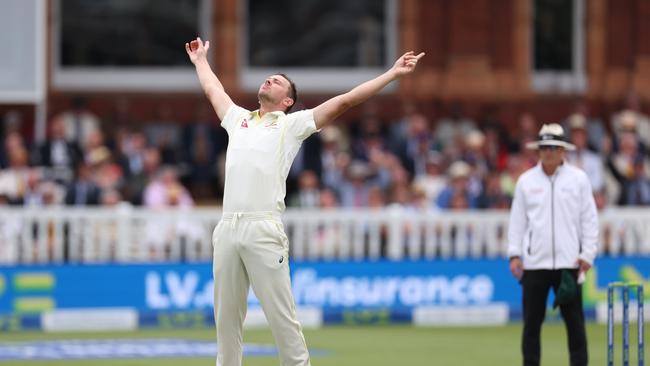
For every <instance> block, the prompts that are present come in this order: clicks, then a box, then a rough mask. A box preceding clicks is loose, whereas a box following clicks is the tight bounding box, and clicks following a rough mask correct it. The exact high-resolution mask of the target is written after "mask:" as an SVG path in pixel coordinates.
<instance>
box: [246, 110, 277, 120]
mask: <svg viewBox="0 0 650 366" xmlns="http://www.w3.org/2000/svg"><path fill="white" fill-rule="evenodd" d="M266 115H270V116H273V118H274V119H277V118H280V117H282V116H284V112H282V111H273V112H267V113H266V114H265V116H266ZM250 118H251V119H258V118H259V119H261V118H262V117H260V110H259V109H256V110H254V111H251V112H250Z"/></svg>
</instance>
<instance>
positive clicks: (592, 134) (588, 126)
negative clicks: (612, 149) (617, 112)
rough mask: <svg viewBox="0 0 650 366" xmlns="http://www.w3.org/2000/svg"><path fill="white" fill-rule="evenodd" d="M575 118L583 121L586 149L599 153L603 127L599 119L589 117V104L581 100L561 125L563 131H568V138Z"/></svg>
mask: <svg viewBox="0 0 650 366" xmlns="http://www.w3.org/2000/svg"><path fill="white" fill-rule="evenodd" d="M575 118H578V119H582V120H584V129H585V133H586V135H587V137H586V140H587V147H588V148H589V149H590V150H592V151H595V152H598V151H600V145H601V143H602V140H603V138H604V137H605V127H604V126H603V121H602V120H601V119H600V118H597V117H594V116H592V115H591V113H590V109H589V104H588V103H587V101H586V100H583V99H581V100H579V101H577V102H576V104H575V106H574V110H573V113H572V114H571V115H569V117H568V118H567V119H566V121H564V123H563V124H562V125H563V126H562V127H563V128H564V130H565V131H569V138H570V137H571V121H572V120H573V119H575Z"/></svg>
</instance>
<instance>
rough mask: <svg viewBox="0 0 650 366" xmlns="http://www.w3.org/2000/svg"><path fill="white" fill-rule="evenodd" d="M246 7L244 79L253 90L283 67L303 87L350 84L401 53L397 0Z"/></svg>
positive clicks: (296, 1) (261, 2)
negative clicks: (397, 43)
mask: <svg viewBox="0 0 650 366" xmlns="http://www.w3.org/2000/svg"><path fill="white" fill-rule="evenodd" d="M244 13H245V22H244V25H243V32H242V33H243V37H242V38H243V39H244V40H245V45H244V47H243V49H242V56H243V57H242V60H243V61H244V67H243V70H242V72H241V74H240V80H241V83H242V86H243V87H244V88H245V89H248V90H257V88H258V87H259V84H260V83H261V81H262V80H263V79H264V78H265V77H266V76H268V75H269V74H272V73H274V72H278V71H281V72H285V73H287V74H288V75H289V76H290V77H292V78H293V79H294V80H295V81H296V84H298V89H299V90H301V91H307V92H310V91H311V92H332V91H341V90H346V89H349V88H350V87H352V86H354V85H357V84H358V83H360V82H362V81H365V80H367V79H369V78H371V77H373V76H376V75H377V74H378V73H380V72H383V71H384V70H385V69H386V68H388V67H390V66H391V65H392V63H393V61H394V58H395V55H396V53H395V48H396V38H397V32H396V30H395V27H396V17H397V16H396V15H397V1H396V0H384V1H377V0H358V1H349V0H331V1H304V0H278V1H272V2H269V1H265V0H248V1H247V2H246V3H245V5H244Z"/></svg>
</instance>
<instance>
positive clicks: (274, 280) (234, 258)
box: [212, 212, 310, 366]
mask: <svg viewBox="0 0 650 366" xmlns="http://www.w3.org/2000/svg"><path fill="white" fill-rule="evenodd" d="M212 244H213V246H214V255H213V257H214V258H213V264H212V273H213V275H214V318H215V322H216V325H217V344H218V350H217V366H240V365H241V362H242V328H243V323H244V319H245V318H246V308H247V297H248V289H249V286H251V285H252V286H253V291H254V292H255V295H256V296H257V298H258V299H259V301H260V303H261V305H262V310H263V311H264V314H265V315H266V319H267V321H268V323H269V326H270V328H271V332H272V333H273V337H274V338H275V344H276V346H277V348H278V352H279V355H280V361H281V364H282V366H308V365H310V363H309V353H308V351H307V345H306V344H305V338H304V336H303V334H302V329H301V327H300V323H298V321H297V320H296V307H295V302H294V299H293V294H292V292H291V279H290V277H289V258H288V255H289V240H288V239H287V235H286V234H285V233H284V227H283V225H282V221H281V220H280V216H279V215H278V214H276V213H271V212H245V213H224V214H223V216H222V218H221V221H220V222H219V224H218V225H217V227H216V228H215V229H214V232H213V234H212Z"/></svg>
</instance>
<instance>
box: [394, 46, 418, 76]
mask: <svg viewBox="0 0 650 366" xmlns="http://www.w3.org/2000/svg"><path fill="white" fill-rule="evenodd" d="M423 56H424V52H420V54H419V55H416V54H415V53H414V52H413V51H408V52H407V53H405V54H403V55H402V57H400V58H398V59H397V61H395V65H393V68H392V70H393V72H394V73H395V76H396V77H402V76H404V75H406V74H410V73H411V72H413V70H415V66H417V64H418V60H420V59H421V58H422V57H423Z"/></svg>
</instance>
